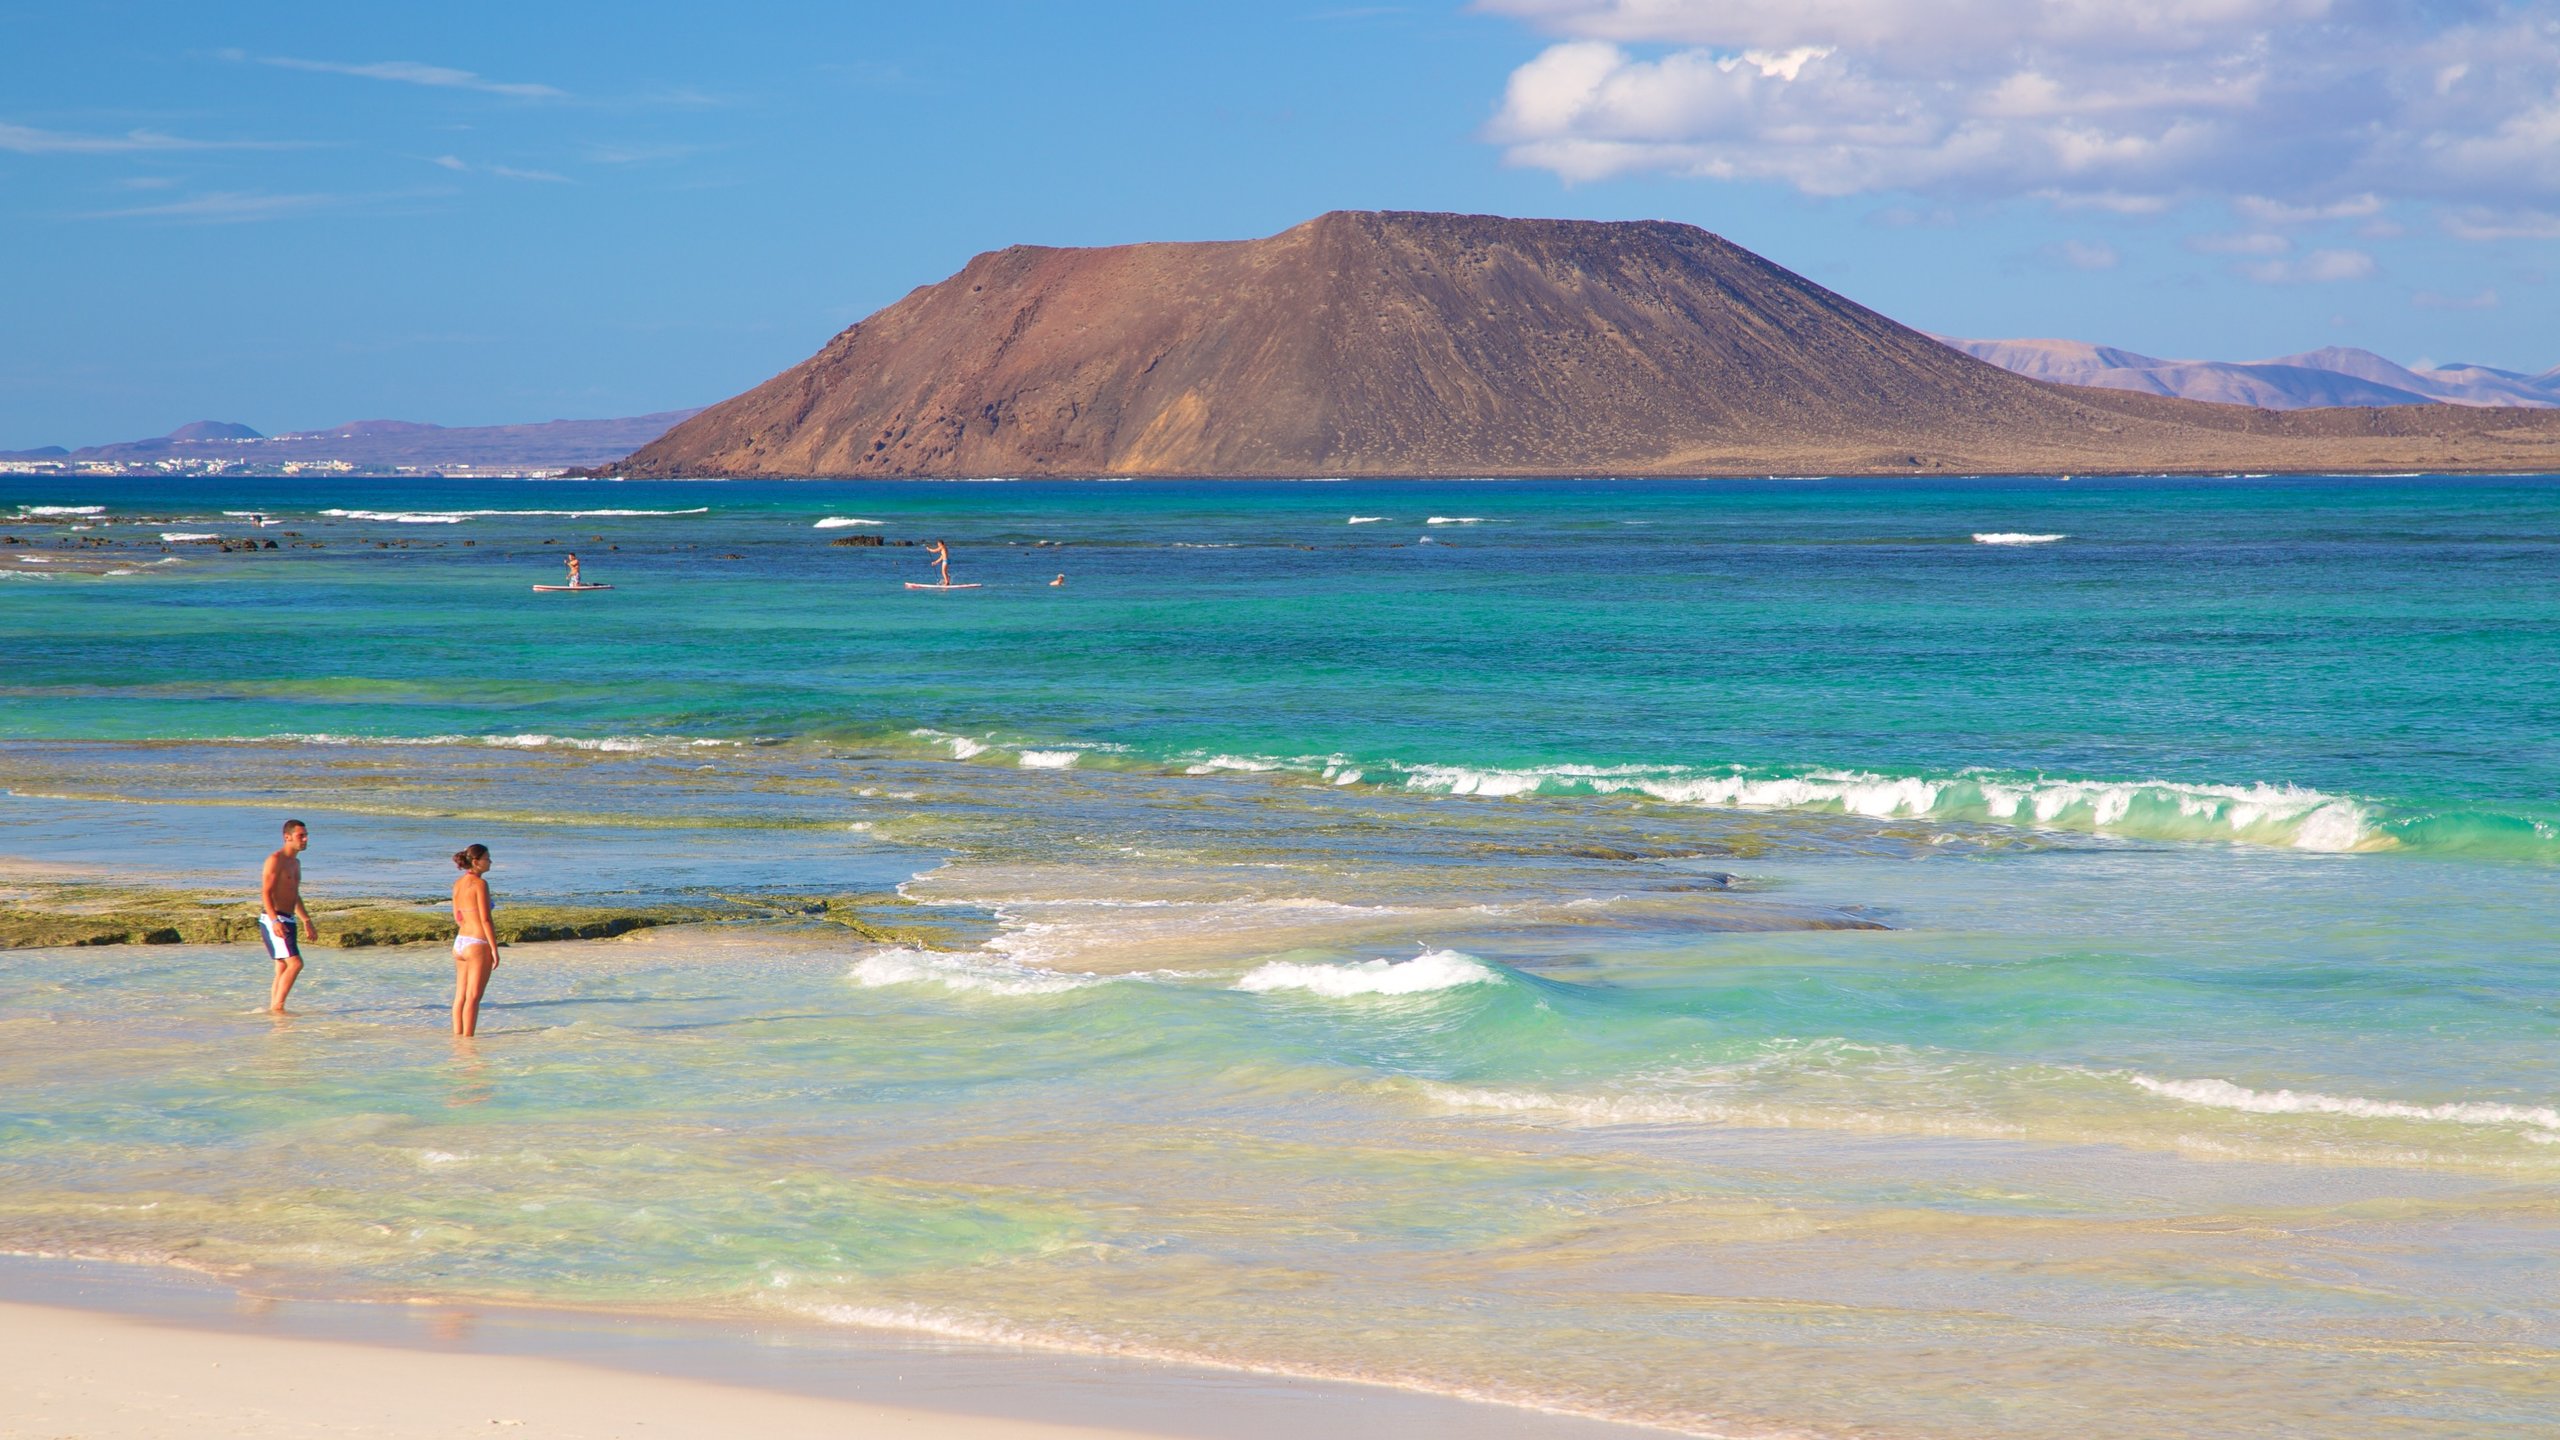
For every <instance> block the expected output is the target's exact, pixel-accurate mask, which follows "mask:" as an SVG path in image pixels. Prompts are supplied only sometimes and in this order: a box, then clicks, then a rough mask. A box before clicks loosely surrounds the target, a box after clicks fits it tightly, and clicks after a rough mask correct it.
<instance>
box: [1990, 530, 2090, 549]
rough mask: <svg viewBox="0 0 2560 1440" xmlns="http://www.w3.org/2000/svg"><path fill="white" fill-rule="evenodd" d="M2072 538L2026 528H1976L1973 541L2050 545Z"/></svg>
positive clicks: (1992, 543)
mask: <svg viewBox="0 0 2560 1440" xmlns="http://www.w3.org/2000/svg"><path fill="white" fill-rule="evenodd" d="M2070 538H2071V537H2070V536H2068V535H2038V534H2034V533H2032V532H2029V531H2025V530H1976V531H1974V532H1973V543H1974V544H1976V545H2050V544H2052V543H2053V542H2054V541H2056V540H2068V539H2070Z"/></svg>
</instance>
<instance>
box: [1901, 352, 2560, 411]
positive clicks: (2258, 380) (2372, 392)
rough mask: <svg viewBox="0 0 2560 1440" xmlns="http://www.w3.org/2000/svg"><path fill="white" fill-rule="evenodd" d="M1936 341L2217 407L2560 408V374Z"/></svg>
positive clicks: (2378, 360)
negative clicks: (2171, 357)
mask: <svg viewBox="0 0 2560 1440" xmlns="http://www.w3.org/2000/svg"><path fill="white" fill-rule="evenodd" d="M1934 338H1935V339H1937V340H1939V341H1941V342H1943V343H1945V344H1948V345H1952V346H1954V347H1955V348H1956V349H1958V350H1961V351H1963V352H1964V353H1965V354H1967V355H1970V356H1972V357H1973V358H1975V359H1976V360H1988V361H1990V362H1991V363H1992V364H1994V365H1997V366H1999V367H2000V368H2001V369H2003V370H2012V371H2015V372H2017V373H2018V374H2020V375H2027V376H2032V377H2034V378H2035V379H2038V380H2049V381H2051V382H2053V383H2054V384H2057V385H2095V386H2099V387H2102V388H2105V389H2109V390H2134V391H2139V392H2141V393H2142V394H2145V395H2168V396H2173V397H2175V398H2177V399H2180V400H2204V401H2208V402H2211V403H2213V404H2216V405H2254V406H2257V407H2258V408H2260V409H2264V410H2308V409H2312V408H2314V407H2317V406H2327V405H2435V404H2447V405H2481V406H2514V407H2520V408H2525V409H2535V410H2541V409H2551V408H2555V407H2560V366H2555V367H2554V368H2552V369H2549V370H2545V371H2544V372H2542V373H2541V374H2539V375H2523V374H2519V373H2517V372H2516V371H2513V370H2497V369H2492V368H2491V367H2489V366H2487V365H2437V366H2430V367H2427V368H2425V369H2411V368H2409V367H2407V366H2404V365H2395V364H2393V363H2392V362H2390V361H2389V360H2385V359H2384V358H2382V357H2381V356H2379V355H2376V354H2374V353H2373V352H2372V351H2370V350H2356V349H2350V348H2348V347H2345V346H2339V345H2332V346H2330V347H2329V348H2328V349H2326V350H2312V351H2307V352H2305V353H2303V354H2300V355H2285V356H2280V357H2278V358H2276V359H2273V360H2162V359H2159V358H2157V357H2155V356H2150V355H2137V354H2135V353H2134V352H2133V351H2131V350H2119V349H2117V348H2115V347H2114V346H2112V345H2092V344H2089V343H2088V342H2086V341H2082V340H1958V339H1956V338H1954V337H1952V336H1948V335H1939V336H1936V337H1934Z"/></svg>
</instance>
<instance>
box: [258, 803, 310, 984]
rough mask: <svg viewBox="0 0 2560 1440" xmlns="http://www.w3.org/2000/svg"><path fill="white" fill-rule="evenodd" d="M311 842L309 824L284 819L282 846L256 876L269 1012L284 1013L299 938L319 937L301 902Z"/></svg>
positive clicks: (298, 962) (296, 969)
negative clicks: (270, 979) (271, 964)
mask: <svg viewBox="0 0 2560 1440" xmlns="http://www.w3.org/2000/svg"><path fill="white" fill-rule="evenodd" d="M310 846H311V827H309V826H307V825H305V824H303V823H302V822H301V821H299V820H287V821H286V822H284V846H283V848H281V849H279V850H277V851H276V853H274V854H273V855H270V856H268V857H267V866H266V869H265V871H264V872H262V873H261V874H260V875H259V877H258V931H259V933H260V934H261V935H262V936H264V937H265V939H266V942H267V957H268V958H269V959H271V960H273V961H275V962H276V978H275V983H274V984H273V985H272V986H270V987H269V988H268V991H267V1009H268V1011H269V1012H270V1013H272V1014H276V1015H281V1014H283V1013H284V1002H285V997H286V996H288V995H291V994H292V993H293V982H294V981H295V980H296V979H298V978H300V977H301V975H302V942H303V941H304V940H317V939H319V938H320V927H318V926H316V925H314V924H312V923H311V912H310V911H309V910H307V909H305V908H304V907H303V904H302V852H303V851H304V850H306V849H309V848H310Z"/></svg>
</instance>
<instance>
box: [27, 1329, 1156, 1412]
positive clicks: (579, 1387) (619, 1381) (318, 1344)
mask: <svg viewBox="0 0 2560 1440" xmlns="http://www.w3.org/2000/svg"><path fill="white" fill-rule="evenodd" d="M0 1356H5V1357H6V1359H5V1361H0V1375H4V1376H5V1380H4V1381H0V1435H7V1436H13V1437H15V1436H25V1437H28V1440H145V1437H149V1440H159V1437H169V1440H198V1437H224V1436H243V1437H245V1436H258V1437H262V1440H265V1437H284V1440H292V1437H300V1436H311V1437H324V1436H325V1437H330V1440H340V1437H346V1440H428V1437H434V1440H449V1437H453V1436H461V1435H478V1436H492V1437H495V1436H507V1437H517V1436H522V1437H527V1440H531V1437H535V1436H540V1437H544V1440H603V1437H656V1440H683V1437H694V1436H700V1437H706V1440H707V1437H714V1436H717V1437H724V1440H725V1437H731V1436H739V1437H750V1436H751V1437H756V1440H801V1437H810V1440H816V1437H819V1436H825V1437H828V1440H845V1437H854V1436H861V1437H868V1436H899V1437H913V1440H1100V1437H1110V1436H1119V1437H1134V1436H1136V1435H1137V1434H1138V1433H1139V1432H1135V1431H1125V1430H1100V1429H1088V1428H1083V1427H1079V1426H1069V1425H1048V1424H1041V1423H1036V1422H1032V1421H1025V1420H1000V1419H988V1418H984V1417H979V1416H962V1415H946V1414H938V1413H934V1412H931V1411H923V1410H908V1409H903V1408H900V1407H897V1406H890V1405H871V1404H861V1403H856V1402H853V1401H844V1400H826V1399H814V1398H809V1397H804V1396H797V1395H785V1394H776V1393H773V1392H769V1391H763V1390H750V1389H743V1388H738V1387H734V1386H727V1385H718V1384H712V1383H709V1382H705V1381H697V1380H678V1379H669V1378H666V1377H663V1376H654V1375H638V1374H632V1373H628V1372H625V1371H620V1370H606V1369H600V1368H594V1367H590V1366H585V1365H579V1364H574V1363H571V1362H567V1361H561V1360H547V1359H536V1358H529V1357H523V1356H513V1355H485V1354H465V1353H453V1354H445V1353H436V1352H430V1351H421V1350H406V1349H396V1348H392V1347H388V1346H373V1345H353V1344H342V1343H337V1342H332V1341H325V1340H303V1339H290V1338H284V1337H279V1336H268V1335H244V1334H235V1333H228V1332H221V1331H206V1330H193V1329H186V1328H182V1327H179V1326H174V1325H167V1324H161V1323H157V1322H153V1321H148V1320H138V1319H132V1318H128V1317H125V1316H119V1315H101V1314H95V1313H92V1312H89V1311H83V1310H67V1309H57V1308H53V1307H50V1306H37V1305H16V1304H7V1303H0Z"/></svg>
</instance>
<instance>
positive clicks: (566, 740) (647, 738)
mask: <svg viewBox="0 0 2560 1440" xmlns="http://www.w3.org/2000/svg"><path fill="white" fill-rule="evenodd" d="M246 738H248V739H250V740H252V741H254V742H255V743H260V744H280V745H384V746H415V745H488V746H493V747H495V748H497V749H501V750H588V751H596V752H601V753H605V754H614V755H630V754H642V753H648V752H665V751H668V750H679V749H681V750H704V749H714V748H720V747H725V746H730V745H735V744H738V743H739V742H737V741H734V740H709V739H696V738H692V737H689V736H683V735H606V736H600V737H594V738H589V737H585V736H577V735H542V734H524V735H337V734H331V733H329V732H326V731H280V732H277V733H275V734H272V735H259V736H253V737H246Z"/></svg>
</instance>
